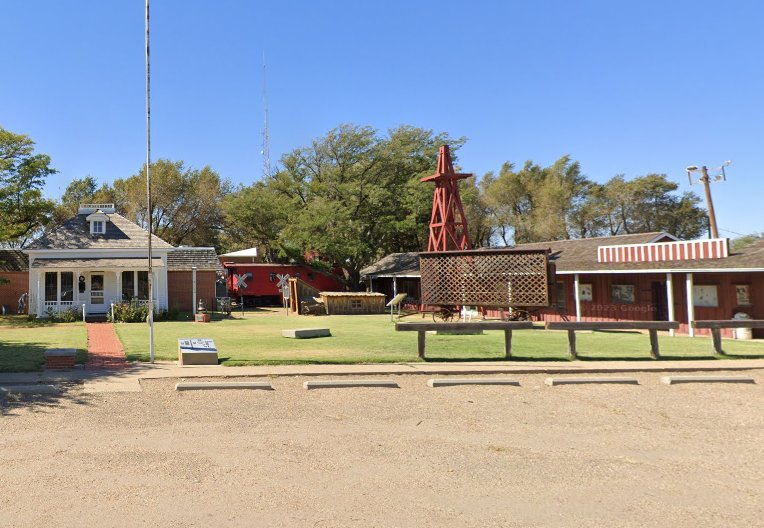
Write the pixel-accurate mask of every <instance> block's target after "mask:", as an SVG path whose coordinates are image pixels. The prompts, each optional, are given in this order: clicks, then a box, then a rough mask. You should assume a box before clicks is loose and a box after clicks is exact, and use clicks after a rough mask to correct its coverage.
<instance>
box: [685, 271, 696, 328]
mask: <svg viewBox="0 0 764 528" xmlns="http://www.w3.org/2000/svg"><path fill="white" fill-rule="evenodd" d="M685 283H686V289H687V325H688V326H689V330H688V332H689V334H690V337H695V329H694V328H693V327H692V322H693V321H694V320H695V305H694V304H693V302H692V273H688V274H687V280H686V281H685Z"/></svg>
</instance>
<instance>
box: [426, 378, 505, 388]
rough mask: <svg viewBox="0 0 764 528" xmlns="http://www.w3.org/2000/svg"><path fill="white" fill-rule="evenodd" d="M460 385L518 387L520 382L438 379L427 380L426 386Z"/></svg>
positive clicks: (490, 379)
mask: <svg viewBox="0 0 764 528" xmlns="http://www.w3.org/2000/svg"><path fill="white" fill-rule="evenodd" d="M460 385H511V386H513V387H519V386H520V382H519V381H518V380H514V379H507V378H439V379H430V380H427V386H428V387H432V388H437V387H456V386H460Z"/></svg>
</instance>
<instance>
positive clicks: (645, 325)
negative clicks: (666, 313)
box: [546, 321, 679, 359]
mask: <svg viewBox="0 0 764 528" xmlns="http://www.w3.org/2000/svg"><path fill="white" fill-rule="evenodd" d="M546 328H547V329H548V330H567V331H568V352H569V353H570V355H571V357H572V358H573V359H575V358H576V357H578V353H577V352H576V330H592V331H594V330H647V331H648V332H649V333H650V354H651V355H652V357H653V358H655V359H658V358H659V357H660V350H659V349H658V330H676V329H678V328H679V323H678V322H676V321H601V322H596V321H549V322H547V323H546Z"/></svg>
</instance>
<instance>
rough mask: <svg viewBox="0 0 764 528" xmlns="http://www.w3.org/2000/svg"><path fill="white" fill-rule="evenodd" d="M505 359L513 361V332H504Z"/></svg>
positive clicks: (507, 330)
mask: <svg viewBox="0 0 764 528" xmlns="http://www.w3.org/2000/svg"><path fill="white" fill-rule="evenodd" d="M504 357H505V358H507V359H512V330H509V329H506V330H504Z"/></svg>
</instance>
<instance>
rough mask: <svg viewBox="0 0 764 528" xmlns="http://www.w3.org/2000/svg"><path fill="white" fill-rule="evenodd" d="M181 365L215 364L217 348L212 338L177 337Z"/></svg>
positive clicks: (216, 362)
mask: <svg viewBox="0 0 764 528" xmlns="http://www.w3.org/2000/svg"><path fill="white" fill-rule="evenodd" d="M178 360H179V361H180V364H181V365H217V364H218V349H217V347H216V346H215V341H213V340H212V339H178Z"/></svg>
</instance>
